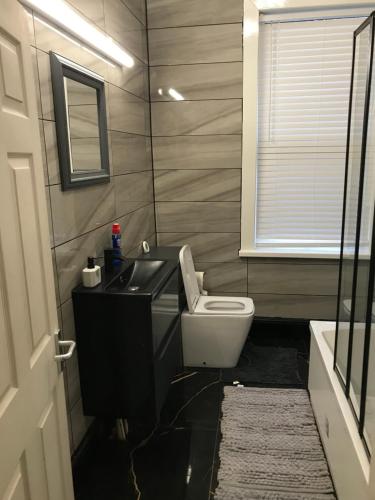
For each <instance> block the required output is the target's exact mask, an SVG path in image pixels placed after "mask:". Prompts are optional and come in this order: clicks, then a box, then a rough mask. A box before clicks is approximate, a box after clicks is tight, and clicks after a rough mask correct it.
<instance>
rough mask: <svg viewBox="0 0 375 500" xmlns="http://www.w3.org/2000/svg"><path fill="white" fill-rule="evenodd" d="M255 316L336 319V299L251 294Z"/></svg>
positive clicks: (320, 296) (319, 296) (313, 296)
mask: <svg viewBox="0 0 375 500" xmlns="http://www.w3.org/2000/svg"><path fill="white" fill-rule="evenodd" d="M248 295H249V297H251V298H252V299H253V301H254V306H255V315H256V316H258V317H261V316H264V317H270V318H298V319H320V320H329V321H333V320H335V317H336V297H334V296H324V295H276V294H256V293H249V294H248Z"/></svg>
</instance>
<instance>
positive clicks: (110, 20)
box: [104, 0, 147, 63]
mask: <svg viewBox="0 0 375 500" xmlns="http://www.w3.org/2000/svg"><path fill="white" fill-rule="evenodd" d="M104 16H105V31H106V32H107V33H108V34H109V35H111V36H112V37H113V38H114V39H115V40H117V41H118V42H119V43H120V44H121V45H122V47H123V48H124V49H125V50H128V51H130V52H132V53H133V54H134V55H135V56H137V57H138V58H139V59H141V60H142V61H143V62H145V63H147V36H146V28H145V26H144V25H143V24H142V23H141V22H140V21H139V20H138V19H137V18H136V17H135V16H134V15H133V14H132V13H131V11H130V10H129V9H128V8H127V6H126V5H125V4H124V3H123V2H122V1H121V0H104Z"/></svg>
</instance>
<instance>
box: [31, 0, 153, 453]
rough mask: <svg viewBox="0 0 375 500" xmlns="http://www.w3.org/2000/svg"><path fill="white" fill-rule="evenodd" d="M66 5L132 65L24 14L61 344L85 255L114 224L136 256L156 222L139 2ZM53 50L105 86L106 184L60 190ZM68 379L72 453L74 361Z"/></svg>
mask: <svg viewBox="0 0 375 500" xmlns="http://www.w3.org/2000/svg"><path fill="white" fill-rule="evenodd" d="M70 3H71V4H72V5H73V6H74V7H75V8H76V9H78V10H79V11H80V12H81V13H82V14H83V15H84V16H85V17H87V18H88V19H89V20H90V21H91V22H94V23H95V24H96V25H97V26H99V27H100V28H101V29H102V30H104V31H106V32H107V33H108V34H109V35H110V36H112V37H113V38H114V39H115V40H117V41H118V42H120V43H121V45H122V46H123V47H124V48H125V49H126V50H128V51H129V52H131V53H132V55H133V57H134V59H135V65H134V67H133V68H131V69H128V68H120V67H117V66H114V65H111V64H107V63H106V62H105V61H104V60H103V59H101V58H98V57H97V56H95V55H94V54H93V53H92V52H88V51H87V50H85V49H84V48H83V47H81V46H80V45H79V44H77V43H75V41H74V40H71V39H69V37H68V38H67V37H66V36H62V35H61V34H59V33H58V32H56V31H54V30H52V29H50V27H48V26H46V25H45V24H44V23H42V22H41V21H40V20H38V18H37V16H34V15H33V13H32V12H30V11H29V12H28V21H29V28H30V46H31V52H32V56H33V61H34V76H35V82H36V87H37V95H38V113H39V126H40V135H41V139H42V146H43V151H42V153H43V159H44V171H45V185H46V196H47V201H48V206H49V209H50V214H49V215H50V234H51V251H52V256H53V261H54V265H55V279H56V300H57V305H58V312H59V320H60V324H61V328H62V333H63V337H64V338H67V339H71V338H73V339H74V337H75V332H74V320H73V308H72V301H71V291H72V288H74V287H75V286H76V285H77V284H78V283H79V282H80V273H81V270H82V268H83V267H84V266H85V263H86V259H87V256H88V255H97V256H100V255H102V254H103V248H104V247H106V246H108V245H110V234H111V225H112V222H113V221H116V222H120V223H121V225H122V227H123V231H124V234H123V246H124V252H125V254H126V255H134V254H136V253H137V252H138V249H139V243H140V242H141V241H142V240H143V239H147V240H149V241H150V242H151V243H155V216H154V197H153V180H152V159H151V141H150V116H149V98H148V64H147V63H148V60H147V36H146V28H145V23H146V11H145V3H144V0H70ZM50 50H53V51H55V52H57V53H58V54H61V55H62V56H64V57H67V58H69V59H71V60H73V61H75V62H76V63H78V64H81V65H82V66H85V67H87V68H89V69H91V70H92V71H95V72H96V73H98V74H100V75H101V76H102V77H103V78H104V79H105V91H106V102H107V115H108V141H109V150H110V168H111V181H110V183H109V184H102V185H97V186H92V187H86V188H80V189H74V190H71V191H66V192H63V191H62V190H61V185H60V175H59V164H58V156H57V149H56V132H55V122H54V119H55V116H54V109H53V100H52V89H51V78H50V67H49V56H48V52H49V51H50ZM65 375H66V377H65V378H66V393H67V407H68V417H69V426H70V437H71V450H72V452H73V451H74V450H75V449H76V448H77V446H78V445H79V443H80V441H81V440H82V437H83V436H84V434H85V432H86V430H87V428H88V426H89V424H90V422H91V420H90V419H89V418H87V417H84V415H83V412H82V401H81V391H80V385H79V374H78V364H77V357H76V355H75V356H74V358H73V359H71V360H70V361H69V363H67V364H66V372H65Z"/></svg>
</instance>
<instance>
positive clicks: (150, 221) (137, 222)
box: [118, 203, 155, 255]
mask: <svg viewBox="0 0 375 500" xmlns="http://www.w3.org/2000/svg"><path fill="white" fill-rule="evenodd" d="M118 222H120V224H121V228H122V230H123V231H122V242H121V248H122V251H123V253H124V254H125V255H127V254H128V252H130V251H131V250H132V249H134V248H136V247H138V246H139V245H140V244H141V242H142V241H143V240H145V239H146V238H147V237H148V236H149V235H150V234H153V233H154V232H155V212H154V204H153V203H152V204H150V205H148V206H146V207H143V208H140V209H139V210H137V211H136V212H132V213H130V214H128V215H125V216H124V217H121V218H120V219H119V220H118Z"/></svg>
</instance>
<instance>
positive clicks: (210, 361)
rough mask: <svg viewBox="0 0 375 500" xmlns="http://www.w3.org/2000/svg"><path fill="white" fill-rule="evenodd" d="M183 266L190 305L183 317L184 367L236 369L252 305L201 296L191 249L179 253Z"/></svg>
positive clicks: (239, 299)
mask: <svg viewBox="0 0 375 500" xmlns="http://www.w3.org/2000/svg"><path fill="white" fill-rule="evenodd" d="M180 264H181V271H182V277H183V281H184V287H185V293H186V299H187V304H188V307H187V309H186V310H185V311H183V313H182V317H181V326H182V347H183V355H184V364H185V366H207V367H212V368H231V367H233V366H236V365H237V362H238V359H239V357H240V354H241V351H242V348H243V346H244V343H245V341H246V338H247V335H248V333H249V330H250V326H251V323H252V321H253V317H254V303H253V301H252V300H251V299H249V298H247V297H215V296H204V295H201V294H200V292H199V287H198V282H197V278H196V275H195V268H194V262H193V257H192V255H191V250H190V247H189V245H185V246H184V247H183V248H182V249H181V251H180Z"/></svg>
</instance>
